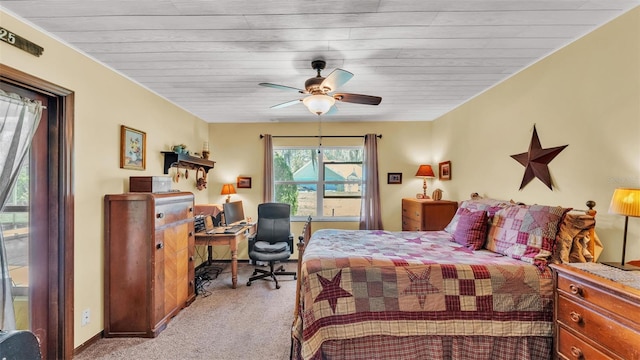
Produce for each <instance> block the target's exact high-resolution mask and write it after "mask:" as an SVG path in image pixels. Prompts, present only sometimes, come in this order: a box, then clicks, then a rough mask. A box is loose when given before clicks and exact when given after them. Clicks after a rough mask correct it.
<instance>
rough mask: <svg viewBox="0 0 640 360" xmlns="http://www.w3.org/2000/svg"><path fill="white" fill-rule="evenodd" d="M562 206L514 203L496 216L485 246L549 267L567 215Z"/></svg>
mask: <svg viewBox="0 0 640 360" xmlns="http://www.w3.org/2000/svg"><path fill="white" fill-rule="evenodd" d="M569 210H570V209H566V208H562V207H559V206H555V207H554V206H543V205H511V206H509V207H506V208H504V209H501V210H498V211H497V212H496V214H495V216H494V217H493V221H492V224H491V227H490V230H489V236H488V238H487V243H486V244H485V248H486V249H487V250H491V251H493V252H496V253H499V254H503V255H506V256H510V257H512V258H514V259H518V260H522V261H524V262H528V263H531V264H536V265H538V266H545V265H546V264H547V259H548V258H549V256H550V255H551V254H552V252H553V250H554V244H555V240H556V233H557V232H558V226H559V223H560V221H561V220H562V217H563V216H564V214H565V213H566V212H567V211H569Z"/></svg>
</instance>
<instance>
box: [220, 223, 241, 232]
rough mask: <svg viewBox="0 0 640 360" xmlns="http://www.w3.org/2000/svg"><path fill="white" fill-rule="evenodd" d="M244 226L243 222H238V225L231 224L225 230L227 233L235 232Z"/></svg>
mask: <svg viewBox="0 0 640 360" xmlns="http://www.w3.org/2000/svg"><path fill="white" fill-rule="evenodd" d="M243 228H244V225H242V224H238V225H233V226H229V227H228V228H226V229H225V230H224V233H225V234H235V233H237V232H238V231H240V230H242V229H243Z"/></svg>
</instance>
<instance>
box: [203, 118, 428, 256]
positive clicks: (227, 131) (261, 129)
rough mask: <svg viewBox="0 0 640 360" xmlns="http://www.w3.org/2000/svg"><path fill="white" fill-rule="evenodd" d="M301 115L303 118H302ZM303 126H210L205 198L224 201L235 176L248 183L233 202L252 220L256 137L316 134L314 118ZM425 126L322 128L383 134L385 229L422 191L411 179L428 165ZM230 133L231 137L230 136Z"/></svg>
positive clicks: (259, 149) (257, 182)
mask: <svg viewBox="0 0 640 360" xmlns="http://www.w3.org/2000/svg"><path fill="white" fill-rule="evenodd" d="M301 116H308V115H305V114H304V113H301ZM308 119H309V121H308V122H304V123H288V124H282V123H277V124H273V123H256V124H242V125H236V124H212V125H211V126H210V128H209V138H210V142H209V146H210V147H211V154H212V158H213V159H214V160H215V161H216V167H215V170H214V171H212V172H211V175H210V178H209V187H208V191H209V197H210V199H211V201H213V202H218V203H221V202H224V199H225V196H224V195H220V190H221V189H222V184H224V183H234V184H235V182H236V178H237V177H238V176H249V177H251V178H252V188H251V189H236V191H237V192H238V193H237V194H235V195H232V197H231V199H232V200H242V201H243V205H244V209H245V215H246V216H248V217H252V218H254V219H255V218H256V217H257V205H258V204H259V203H260V202H261V201H262V190H263V186H262V171H263V163H262V159H263V153H264V152H263V149H264V143H263V140H261V139H260V134H271V135H274V136H277V135H311V136H314V135H318V122H317V119H315V118H314V117H313V116H311V117H308ZM430 127H431V123H430V122H402V123H393V122H365V123H331V122H324V123H323V124H322V134H323V135H364V134H366V133H376V134H382V138H381V139H379V140H378V157H379V175H380V181H381V187H380V197H381V202H382V214H383V219H384V222H383V224H384V226H385V228H386V229H389V230H400V229H401V221H400V218H401V216H400V213H401V201H400V199H401V198H402V197H415V194H416V193H417V192H422V180H420V179H418V178H416V177H414V176H413V175H414V174H415V172H416V170H417V169H418V165H419V164H420V163H423V162H432V160H433V159H432V157H431V153H430V152H429V150H428V148H429V146H430V145H429V136H428V133H429V129H430ZM231 134H233V135H231ZM273 143H274V146H278V145H280V146H286V145H310V146H311V145H318V139H315V138H311V139H278V138H275V139H273ZM362 143H363V139H362V138H353V139H344V138H338V139H336V138H333V139H332V138H324V139H323V141H322V144H323V145H325V146H330V145H345V146H346V145H354V144H358V145H362ZM388 172H401V173H403V181H402V184H401V185H388V184H387V173H388ZM323 227H338V228H352V229H355V228H357V227H358V224H357V223H354V222H352V223H335V222H328V223H314V224H313V227H312V228H313V229H319V228H323ZM301 230H302V223H294V224H293V225H292V231H294V233H296V234H298V233H299V232H300V231H301ZM214 253H215V254H216V255H218V256H219V257H222V258H228V257H229V254H228V249H227V248H224V247H216V248H215V252H214ZM238 257H239V258H240V259H247V248H246V244H241V245H240V248H239V250H238Z"/></svg>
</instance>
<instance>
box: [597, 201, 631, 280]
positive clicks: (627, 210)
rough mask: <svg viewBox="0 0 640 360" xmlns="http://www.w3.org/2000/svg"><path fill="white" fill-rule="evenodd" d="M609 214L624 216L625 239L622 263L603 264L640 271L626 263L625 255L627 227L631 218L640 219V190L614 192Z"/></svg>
mask: <svg viewBox="0 0 640 360" xmlns="http://www.w3.org/2000/svg"><path fill="white" fill-rule="evenodd" d="M609 213H611V214H619V215H624V238H623V240H622V262H620V263H616V262H603V264H605V265H609V266H613V267H616V268H618V269H622V270H640V267H638V266H633V265H628V264H625V263H624V255H625V251H626V249H627V227H628V225H629V216H633V217H640V189H630V188H618V189H616V190H615V191H614V192H613V197H612V198H611V205H610V206H609Z"/></svg>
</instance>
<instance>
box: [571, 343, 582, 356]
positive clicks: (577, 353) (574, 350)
mask: <svg viewBox="0 0 640 360" xmlns="http://www.w3.org/2000/svg"><path fill="white" fill-rule="evenodd" d="M571 355H573V357H575V358H576V359H582V358H583V354H582V350H580V349H579V348H577V347H575V346H572V347H571Z"/></svg>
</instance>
